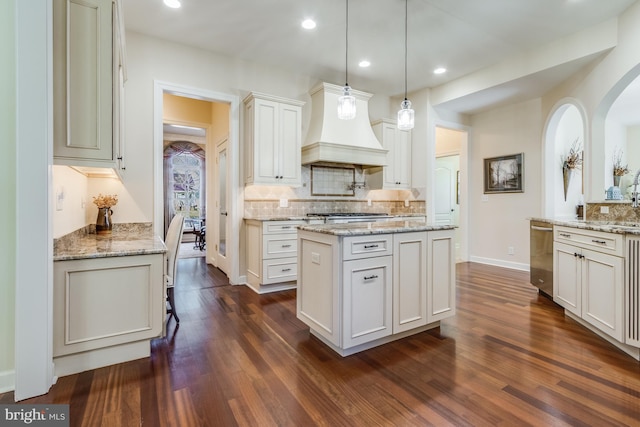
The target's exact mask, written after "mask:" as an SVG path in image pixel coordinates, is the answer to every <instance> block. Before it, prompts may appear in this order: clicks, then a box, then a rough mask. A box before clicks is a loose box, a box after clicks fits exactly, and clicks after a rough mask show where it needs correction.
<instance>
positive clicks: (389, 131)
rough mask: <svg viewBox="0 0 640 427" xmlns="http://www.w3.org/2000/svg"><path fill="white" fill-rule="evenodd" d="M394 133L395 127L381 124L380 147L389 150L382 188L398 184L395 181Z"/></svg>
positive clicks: (396, 162) (395, 153)
mask: <svg viewBox="0 0 640 427" xmlns="http://www.w3.org/2000/svg"><path fill="white" fill-rule="evenodd" d="M396 131H397V129H396V126H395V125H392V124H389V123H383V124H382V146H383V147H384V148H386V149H387V150H389V151H388V152H387V166H385V167H384V168H383V176H384V188H395V187H396V186H397V184H398V182H397V179H396V165H397V164H398V159H397V150H396Z"/></svg>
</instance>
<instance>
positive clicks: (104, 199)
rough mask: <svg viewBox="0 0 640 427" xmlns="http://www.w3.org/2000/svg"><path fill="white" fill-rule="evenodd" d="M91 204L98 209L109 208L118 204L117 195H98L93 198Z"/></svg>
mask: <svg viewBox="0 0 640 427" xmlns="http://www.w3.org/2000/svg"><path fill="white" fill-rule="evenodd" d="M93 203H94V204H95V205H96V206H97V207H98V209H100V208H110V207H111V206H115V205H117V204H118V195H117V194H114V195H109V194H107V195H106V196H103V195H102V193H100V194H98V196H97V197H96V196H93Z"/></svg>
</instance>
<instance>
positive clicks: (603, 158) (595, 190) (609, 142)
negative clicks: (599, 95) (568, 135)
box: [589, 64, 640, 201]
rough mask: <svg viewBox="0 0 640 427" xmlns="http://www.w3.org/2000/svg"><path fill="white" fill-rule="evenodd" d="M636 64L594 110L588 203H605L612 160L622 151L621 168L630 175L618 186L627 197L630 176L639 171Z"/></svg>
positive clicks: (639, 73)
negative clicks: (624, 168) (627, 169)
mask: <svg viewBox="0 0 640 427" xmlns="http://www.w3.org/2000/svg"><path fill="white" fill-rule="evenodd" d="M639 76H640V64H638V65H636V66H635V67H633V68H631V69H630V70H629V71H628V72H627V73H626V74H625V75H624V76H623V77H622V78H621V79H620V80H619V81H618V82H617V83H616V84H615V85H614V86H613V87H612V88H611V90H609V92H608V93H607V94H606V95H605V96H604V98H603V99H602V101H601V102H600V104H599V105H598V107H597V108H596V110H595V113H594V116H593V127H592V130H591V138H592V147H591V150H590V156H589V161H590V163H589V166H590V170H591V171H592V181H591V186H590V190H591V194H592V197H591V199H592V200H593V201H601V200H603V199H605V191H606V189H607V188H609V187H610V186H611V185H612V184H613V174H612V169H613V157H614V155H615V153H616V152H619V151H622V162H623V165H624V164H627V162H628V165H629V169H630V173H629V175H627V176H625V177H624V178H623V179H622V180H621V183H620V186H621V190H622V192H623V194H624V193H626V194H627V197H628V191H629V189H628V188H627V187H628V186H629V185H630V184H631V182H632V179H633V177H632V174H633V173H634V172H635V171H637V170H638V169H640V157H639V156H640V77H639Z"/></svg>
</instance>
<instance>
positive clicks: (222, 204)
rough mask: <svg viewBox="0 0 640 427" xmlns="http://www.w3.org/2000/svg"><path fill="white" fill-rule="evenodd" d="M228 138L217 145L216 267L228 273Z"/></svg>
mask: <svg viewBox="0 0 640 427" xmlns="http://www.w3.org/2000/svg"><path fill="white" fill-rule="evenodd" d="M227 169H228V168H227V140H226V139H225V140H224V141H222V142H221V143H219V144H218V145H217V146H216V171H215V174H216V181H217V182H216V187H217V191H216V215H217V219H218V221H217V225H216V231H217V232H216V233H213V234H214V235H215V246H214V248H215V251H216V257H215V259H216V267H218V268H219V269H220V270H222V271H224V272H225V273H227V275H228V267H227V265H228V263H227V219H228V214H227Z"/></svg>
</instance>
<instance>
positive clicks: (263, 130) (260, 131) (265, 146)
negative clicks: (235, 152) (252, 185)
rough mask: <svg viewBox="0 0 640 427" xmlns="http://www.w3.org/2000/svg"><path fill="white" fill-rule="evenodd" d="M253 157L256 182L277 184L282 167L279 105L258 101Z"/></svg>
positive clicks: (255, 107)
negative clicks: (279, 140)
mask: <svg viewBox="0 0 640 427" xmlns="http://www.w3.org/2000/svg"><path fill="white" fill-rule="evenodd" d="M254 110H255V111H254V114H255V118H254V144H253V157H254V162H255V167H256V172H255V177H254V179H255V181H256V182H260V183H263V184H269V183H273V184H275V183H277V182H278V178H277V177H278V176H280V173H279V167H280V151H279V147H278V130H279V129H278V103H277V102H273V101H267V100H264V99H256V100H255V105H254Z"/></svg>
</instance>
